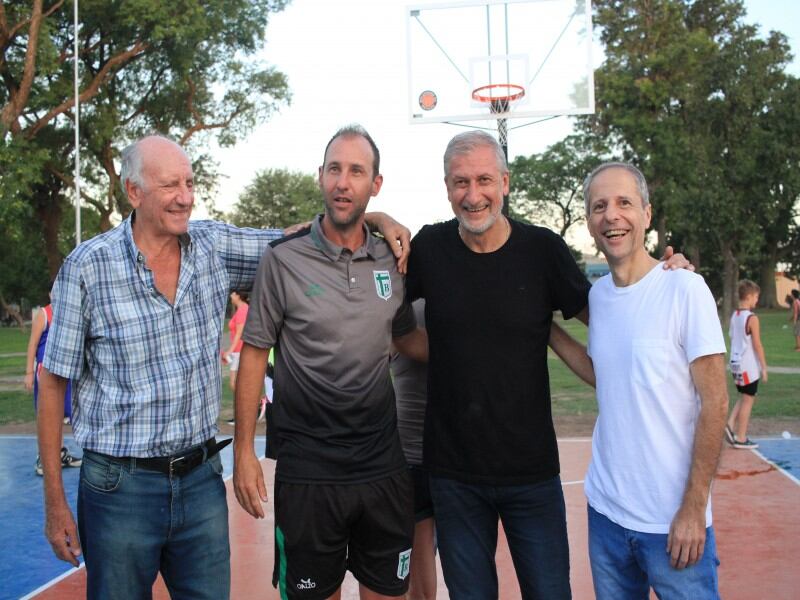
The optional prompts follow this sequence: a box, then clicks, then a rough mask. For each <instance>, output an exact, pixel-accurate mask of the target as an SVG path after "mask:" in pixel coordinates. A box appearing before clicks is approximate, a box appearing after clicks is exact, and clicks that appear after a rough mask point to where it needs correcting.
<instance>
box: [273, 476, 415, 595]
mask: <svg viewBox="0 0 800 600" xmlns="http://www.w3.org/2000/svg"><path fill="white" fill-rule="evenodd" d="M413 495H414V486H413V483H412V480H411V475H409V473H408V471H405V470H404V471H401V472H400V473H397V474H396V475H392V476H390V477H386V478H384V479H379V480H377V481H371V482H369V483H353V484H320V483H316V484H305V483H287V482H282V481H277V480H276V481H275V493H274V503H275V568H274V570H273V573H272V585H273V586H275V587H279V589H280V592H281V597H282V598H284V597H285V598H303V599H305V600H316V599H322V598H327V597H328V596H330V595H332V594H333V593H334V592H335V591H336V590H337V589H338V588H339V586H341V585H342V581H343V580H344V575H345V571H347V570H350V571H351V572H352V573H353V575H354V576H355V578H356V579H357V580H358V582H359V583H361V584H363V585H364V586H366V587H368V588H369V589H371V590H373V591H374V592H377V593H379V594H384V595H387V596H402V595H403V594H405V593H406V591H408V571H409V566H410V562H411V545H412V542H413V539H414V512H413V509H414V499H413Z"/></svg>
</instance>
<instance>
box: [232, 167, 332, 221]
mask: <svg viewBox="0 0 800 600" xmlns="http://www.w3.org/2000/svg"><path fill="white" fill-rule="evenodd" d="M322 210H323V202H322V194H321V193H320V190H319V186H318V185H317V180H316V179H315V178H314V177H313V176H311V175H307V174H305V173H297V172H292V171H287V170H285V169H265V170H263V171H260V172H258V173H257V174H256V176H255V179H253V181H252V182H251V183H250V185H248V186H247V188H245V190H244V192H242V195H241V196H239V201H238V202H237V204H236V205H235V206H234V208H233V212H232V213H231V217H230V218H231V221H232V222H233V223H234V224H236V225H239V226H241V227H278V228H283V227H288V226H289V225H294V224H295V223H302V222H303V221H309V220H311V219H312V218H313V217H314V215H316V214H318V213H320V212H322Z"/></svg>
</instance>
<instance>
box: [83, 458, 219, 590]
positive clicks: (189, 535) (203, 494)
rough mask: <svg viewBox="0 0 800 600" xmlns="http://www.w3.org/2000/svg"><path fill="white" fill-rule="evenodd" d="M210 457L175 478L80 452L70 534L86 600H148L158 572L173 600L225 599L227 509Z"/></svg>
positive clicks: (216, 466) (216, 463)
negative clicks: (74, 536) (77, 545)
mask: <svg viewBox="0 0 800 600" xmlns="http://www.w3.org/2000/svg"><path fill="white" fill-rule="evenodd" d="M221 474H222V463H221V462H220V457H219V454H216V455H214V456H213V457H211V458H210V459H209V460H208V461H206V462H204V463H203V464H201V465H200V466H198V467H197V468H195V469H194V470H192V471H190V472H189V473H187V474H186V475H184V476H183V477H177V476H173V477H170V476H169V475H165V474H162V473H158V472H155V471H148V470H145V469H142V468H137V466H136V460H135V459H132V460H130V461H129V462H128V463H126V464H121V463H119V462H116V461H112V460H110V459H109V458H108V457H106V456H103V455H101V454H97V453H95V452H90V451H84V454H83V464H82V465H81V478H80V488H79V491H78V530H79V534H80V538H81V546H82V547H83V556H84V560H85V561H86V579H87V591H86V597H87V598H88V599H89V600H92V599H94V598H97V599H98V600H99V599H102V600H114V599H120V600H122V599H125V600H128V599H132V598H136V599H142V598H148V599H149V598H151V597H152V587H153V582H154V581H155V579H156V575H157V574H158V573H159V571H160V572H161V575H162V576H163V578H164V582H165V583H166V584H167V588H168V589H169V592H170V596H171V597H172V599H173V600H177V599H187V600H189V599H192V600H195V599H208V600H219V599H223V600H224V599H226V598H228V597H229V595H230V547H229V544H228V505H227V502H226V499H225V484H224V483H223V481H222V477H221Z"/></svg>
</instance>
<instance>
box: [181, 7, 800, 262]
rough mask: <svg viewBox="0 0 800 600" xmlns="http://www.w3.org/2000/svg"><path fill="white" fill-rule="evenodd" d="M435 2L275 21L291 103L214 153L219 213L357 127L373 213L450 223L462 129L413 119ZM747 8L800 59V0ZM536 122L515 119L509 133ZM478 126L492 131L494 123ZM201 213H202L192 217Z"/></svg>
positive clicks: (537, 128)
mask: <svg viewBox="0 0 800 600" xmlns="http://www.w3.org/2000/svg"><path fill="white" fill-rule="evenodd" d="M435 3H436V2H425V1H416V2H408V1H398V0H337V1H336V2H331V1H330V0H293V1H292V2H291V4H289V5H288V6H287V7H286V9H285V10H284V11H282V12H280V13H277V14H274V15H272V19H271V21H270V23H269V25H268V27H267V29H266V40H265V45H264V50H263V52H262V55H263V57H264V58H265V59H266V60H267V61H268V62H269V63H270V64H271V65H273V66H275V67H276V68H277V69H279V70H280V71H282V72H284V73H285V74H286V75H287V76H288V79H289V86H290V89H291V91H292V97H293V98H292V103H291V105H289V106H286V107H283V108H282V109H281V110H280V111H279V112H277V113H275V114H273V115H272V117H271V118H270V119H269V120H268V122H266V123H264V124H263V125H261V126H260V127H257V128H256V129H255V130H253V132H252V133H251V134H250V135H249V137H248V138H247V139H245V140H243V141H240V142H239V143H238V144H237V145H236V146H235V147H234V148H227V149H219V148H216V149H212V152H213V154H214V155H215V157H216V159H217V160H218V161H219V166H220V171H221V173H222V175H223V177H222V178H221V180H220V187H219V191H218V194H217V196H216V197H215V203H216V207H217V208H218V209H221V210H230V208H231V207H232V206H233V204H234V203H235V202H236V199H237V198H238V196H239V194H240V193H241V192H242V191H243V189H244V188H245V186H246V185H247V184H248V183H249V182H250V181H251V180H252V179H253V177H254V176H255V174H256V172H257V171H259V170H262V169H266V168H286V169H290V170H293V171H301V172H304V173H309V174H316V172H317V168H318V167H319V165H320V164H321V162H322V154H323V150H324V148H325V144H326V143H327V142H328V140H329V139H330V137H331V136H332V135H333V133H334V132H335V131H336V130H337V129H338V128H339V127H340V126H342V125H345V124H347V123H352V122H358V123H361V124H362V125H363V126H364V127H366V128H367V130H368V131H369V132H370V134H371V135H372V137H373V138H374V139H375V141H376V143H377V144H378V147H379V148H380V151H381V171H382V174H383V176H384V183H383V187H382V189H381V191H380V194H379V195H378V196H377V197H375V198H373V199H372V201H371V202H370V205H369V210H380V211H384V212H387V213H389V214H391V215H392V216H393V217H395V218H396V219H397V220H398V221H400V222H402V223H404V224H405V225H406V226H408V227H409V228H410V229H411V230H412V232H415V231H417V230H418V229H419V228H420V227H422V225H424V224H426V223H432V222H434V221H439V220H446V219H449V218H451V217H452V212H451V210H450V205H449V203H448V202H447V195H446V190H445V187H444V183H443V166H442V153H443V152H444V148H445V146H446V145H447V142H448V140H449V139H450V138H451V137H453V136H454V135H456V134H457V133H460V132H462V131H465V129H464V128H463V127H459V126H455V125H449V124H443V123H428V124H411V123H409V117H408V73H407V49H406V8H407V6H408V5H410V4H414V5H423V4H435ZM438 3H439V4H441V2H438ZM745 5H746V8H747V11H748V17H747V21H748V22H755V23H759V24H761V26H762V28H761V31H762V33H763V32H767V31H769V30H778V31H782V32H783V33H784V34H786V35H787V37H788V38H789V43H790V45H791V47H792V49H793V52H794V53H795V54H797V53H798V48H799V47H800V1H798V0H746V2H745ZM456 25H457V24H454V27H455V26H456ZM601 61H602V54H601V52H599V51H596V52H594V55H593V63H594V65H595V66H598V65H599V64H600V62H601ZM789 70H790V72H792V73H793V74H795V75H798V76H800V60H798V59H797V58H795V61H794V62H793V64H792V65H791V66H790V69H789ZM530 122H531V120H530V119H528V120H524V121H514V120H509V121H508V123H509V127H512V126H514V125H517V124H522V123H530ZM476 124H478V125H485V126H493V122H484V121H479V122H477V123H476ZM571 130H572V120H571V119H570V118H569V117H557V118H555V119H552V120H549V121H547V122H542V123H537V124H533V125H530V126H526V127H524V128H521V129H518V130H511V131H510V132H509V139H508V149H509V159H510V160H513V158H514V157H515V156H517V155H530V154H533V153H536V152H541V151H543V150H545V149H546V148H547V146H549V145H550V144H553V143H555V142H557V141H558V140H560V139H562V138H563V137H565V136H566V135H569V133H570V132H571ZM512 177H513V173H512ZM203 215H204V211H203V209H202V206H198V209H196V212H195V216H196V217H200V218H202V217H203ZM579 229H582V228H579ZM570 241H571V242H573V243H575V244H576V245H578V246H579V247H581V248H583V249H584V250H587V251H588V250H590V249H591V242H590V241H589V239H588V238H587V237H586V236H585V235H580V234H579V232H578V231H576V232H575V236H574V237H573V238H572V239H571V240H570Z"/></svg>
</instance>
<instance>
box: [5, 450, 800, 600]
mask: <svg viewBox="0 0 800 600" xmlns="http://www.w3.org/2000/svg"><path fill="white" fill-rule="evenodd" d="M65 442H66V445H67V446H68V447H69V448H70V451H71V452H73V454H75V455H80V452H79V451H78V450H77V448H76V446H75V443H74V441H73V440H72V439H70V438H67V439H66V440H65ZM758 442H759V449H758V450H756V451H754V453H755V454H758V455H759V456H761V457H763V458H764V459H766V460H768V461H770V462H771V463H772V464H774V465H775V466H776V467H777V468H778V469H779V470H780V471H781V472H782V473H783V474H784V475H786V476H787V477H788V478H789V479H791V480H793V482H794V483H796V484H800V438H791V439H783V438H772V439H759V440H758ZM255 449H256V454H257V455H259V456H263V452H264V437H259V438H256V442H255ZM736 452H737V453H738V452H739V451H736ZM742 452H746V451H742ZM222 460H223V464H224V466H225V476H226V478H228V477H230V475H231V473H232V469H233V452H232V448H231V446H228V447H227V448H225V449H224V450H223V451H222ZM35 461H36V438H35V437H34V436H32V435H27V436H0V523H2V524H3V525H4V529H5V532H6V533H7V534H8V536H7V542H6V553H5V554H6V557H5V559H4V560H3V561H2V562H0V582H2V583H1V584H0V600H5V599H9V600H10V599H19V598H27V597H32V596H34V595H35V594H33V593H32V592H36V591H37V590H39V591H41V590H40V588H42V587H43V586H48V585H50V584H51V583H52V582H53V581H54V580H55V579H59V578H61V577H63V576H65V575H66V574H68V573H70V572H72V571H73V569H72V567H71V566H70V565H69V564H67V563H65V562H62V561H60V560H58V559H57V558H55V556H54V555H53V553H52V551H51V549H50V546H49V544H48V543H47V540H46V539H45V537H44V533H43V528H44V508H43V498H42V478H41V477H39V476H37V475H36V474H35V473H34V470H33V465H34V462H35ZM79 471H80V469H65V470H64V471H63V477H64V485H65V489H66V493H67V499H68V501H69V503H70V505H71V506H72V510H73V513H74V512H75V508H76V503H77V488H78V475H79Z"/></svg>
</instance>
